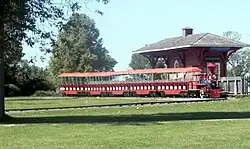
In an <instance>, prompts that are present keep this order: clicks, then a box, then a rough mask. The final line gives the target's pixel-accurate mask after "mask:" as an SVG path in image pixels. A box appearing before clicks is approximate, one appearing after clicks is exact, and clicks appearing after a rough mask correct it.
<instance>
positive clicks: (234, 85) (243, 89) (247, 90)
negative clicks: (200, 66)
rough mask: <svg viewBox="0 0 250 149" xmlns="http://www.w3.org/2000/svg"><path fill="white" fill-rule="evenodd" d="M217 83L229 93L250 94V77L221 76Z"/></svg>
mask: <svg viewBox="0 0 250 149" xmlns="http://www.w3.org/2000/svg"><path fill="white" fill-rule="evenodd" d="M218 83H219V86H220V87H222V88H224V90H225V91H226V92H227V93H229V94H232V95H248V94H250V77H221V78H220V79H219V80H218Z"/></svg>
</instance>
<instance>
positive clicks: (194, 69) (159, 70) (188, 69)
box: [59, 67, 201, 77]
mask: <svg viewBox="0 0 250 149" xmlns="http://www.w3.org/2000/svg"><path fill="white" fill-rule="evenodd" d="M168 72H169V73H170V72H177V73H178V72H179V73H185V72H201V69H200V68H198V67H186V68H156V69H137V70H128V71H116V72H84V73H83V72H65V73H62V74H61V75H59V77H94V76H100V77H105V76H114V75H132V74H149V73H153V74H156V73H168Z"/></svg>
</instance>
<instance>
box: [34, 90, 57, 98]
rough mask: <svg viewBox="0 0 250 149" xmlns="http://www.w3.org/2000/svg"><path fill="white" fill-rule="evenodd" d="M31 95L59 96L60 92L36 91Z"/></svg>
mask: <svg viewBox="0 0 250 149" xmlns="http://www.w3.org/2000/svg"><path fill="white" fill-rule="evenodd" d="M32 96H33V97H58V96H61V93H60V92H54V91H36V92H35V93H34V94H33V95H32Z"/></svg>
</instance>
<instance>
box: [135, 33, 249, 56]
mask: <svg viewBox="0 0 250 149" xmlns="http://www.w3.org/2000/svg"><path fill="white" fill-rule="evenodd" d="M248 46H249V45H248V44H245V43H242V42H238V41H234V40H231V39H228V38H226V37H223V36H219V35H215V34H211V33H201V34H191V35H188V36H179V37H173V38H166V39H164V40H161V41H158V42H156V43H153V44H149V45H146V46H145V47H142V48H140V49H138V50H135V51H133V53H146V52H153V51H163V50H172V49H180V48H188V47H223V48H244V47H248Z"/></svg>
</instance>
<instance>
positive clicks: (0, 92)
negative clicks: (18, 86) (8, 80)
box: [0, 1, 7, 119]
mask: <svg viewBox="0 0 250 149" xmlns="http://www.w3.org/2000/svg"><path fill="white" fill-rule="evenodd" d="M6 2H7V1H1V4H0V5H1V10H3V9H4V8H3V7H4V3H6ZM3 19H4V16H3V14H2V15H1V17H0V25H1V27H0V119H1V118H3V117H4V115H5V105H4V45H3V44H4V33H3V32H4V21H3Z"/></svg>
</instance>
